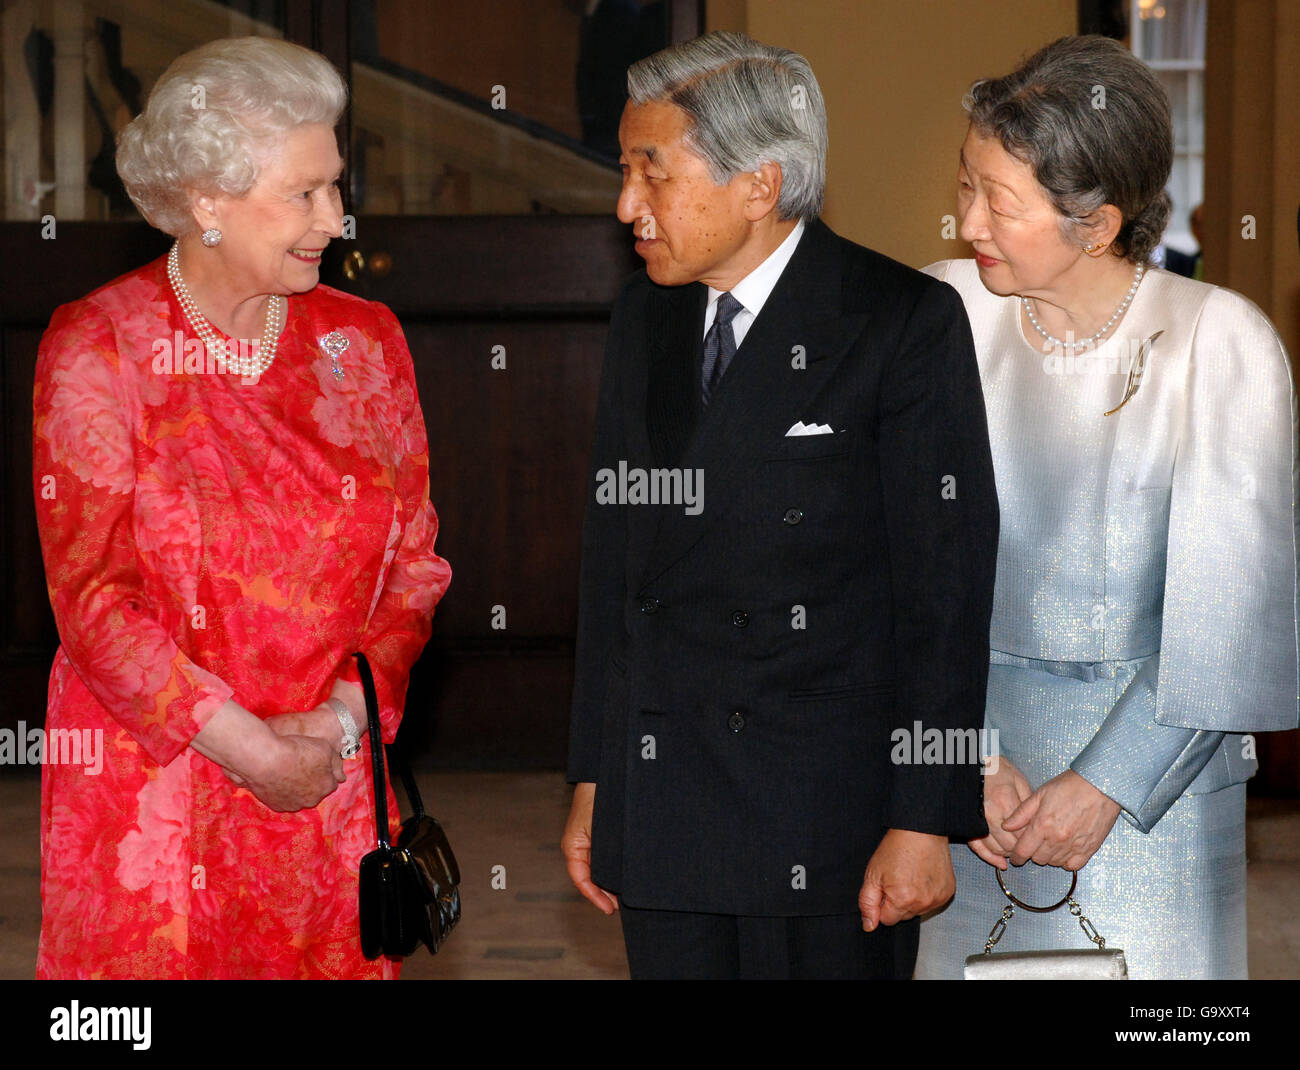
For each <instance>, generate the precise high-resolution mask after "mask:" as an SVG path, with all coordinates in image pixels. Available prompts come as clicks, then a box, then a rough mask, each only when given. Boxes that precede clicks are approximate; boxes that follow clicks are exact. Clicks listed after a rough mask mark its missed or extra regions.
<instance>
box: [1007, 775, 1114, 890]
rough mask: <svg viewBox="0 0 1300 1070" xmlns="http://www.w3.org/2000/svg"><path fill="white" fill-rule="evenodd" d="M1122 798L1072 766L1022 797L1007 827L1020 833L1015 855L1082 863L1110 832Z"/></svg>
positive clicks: (1074, 865) (1017, 859)
mask: <svg viewBox="0 0 1300 1070" xmlns="http://www.w3.org/2000/svg"><path fill="white" fill-rule="evenodd" d="M1119 811H1120V806H1119V803H1117V802H1115V801H1114V800H1112V799H1110V798H1108V797H1107V796H1105V795H1103V794H1102V793H1101V792H1100V791H1098V790H1097V789H1096V788H1094V787H1093V786H1092V785H1091V784H1089V783H1088V782H1087V781H1086V780H1084V779H1083V777H1081V776H1079V774H1078V773H1076V772H1075V771H1074V770H1073V769H1067V770H1066V771H1065V772H1064V773H1062V774H1061V775H1060V776H1057V777H1053V778H1052V779H1051V780H1049V781H1048V782H1047V783H1046V784H1044V785H1043V786H1042V787H1041V788H1039V789H1038V790H1037V791H1036V792H1034V793H1033V795H1031V796H1030V797H1029V798H1028V799H1026V800H1025V801H1024V802H1022V803H1021V804H1020V805H1019V806H1018V807H1016V809H1015V811H1013V812H1012V813H1011V814H1010V815H1009V816H1008V817H1007V818H1006V820H1005V821H1003V822H1002V827H1003V829H1005V830H1006V831H1007V832H1014V833H1016V834H1017V839H1016V846H1015V850H1013V851H1012V852H1011V861H1012V862H1014V863H1015V864H1016V865H1018V866H1021V865H1024V864H1025V863H1026V862H1028V861H1030V860H1031V859H1032V860H1033V861H1035V862H1037V863H1038V864H1039V865H1040V866H1060V867H1061V868H1062V869H1069V870H1078V869H1082V868H1083V867H1084V865H1085V864H1086V863H1087V861H1088V859H1090V858H1091V857H1092V856H1093V855H1094V854H1096V853H1097V848H1098V847H1100V846H1101V845H1102V842H1103V841H1104V840H1105V839H1106V837H1107V836H1108V835H1109V834H1110V830H1111V828H1112V826H1114V824H1115V819H1116V818H1117V817H1119Z"/></svg>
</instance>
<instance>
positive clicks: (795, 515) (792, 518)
mask: <svg viewBox="0 0 1300 1070" xmlns="http://www.w3.org/2000/svg"><path fill="white" fill-rule="evenodd" d="M781 519H782V520H783V521H785V522H786V523H787V524H797V523H799V521H800V520H802V519H803V510H802V509H787V510H786V511H785V515H784V516H783V517H781Z"/></svg>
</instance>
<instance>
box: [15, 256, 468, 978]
mask: <svg viewBox="0 0 1300 1070" xmlns="http://www.w3.org/2000/svg"><path fill="white" fill-rule="evenodd" d="M335 330H337V331H340V332H342V334H343V335H344V336H345V337H346V338H347V340H348V347H347V348H346V350H345V351H344V352H343V354H342V356H341V358H340V363H341V365H342V367H343V368H344V376H343V378H342V379H338V378H336V377H335V376H334V374H333V373H332V370H331V369H332V360H331V357H330V356H329V355H328V354H327V353H325V352H324V351H323V350H322V348H321V345H320V339H321V338H322V337H324V336H325V335H326V334H328V333H329V332H331V331H335ZM187 353H188V357H186V359H185V360H182V357H183V356H185V354H187ZM173 357H174V358H175V359H173ZM187 368H188V369H189V370H187ZM34 417H35V422H34V444H33V445H34V458H33V459H34V484H35V497H36V506H37V516H38V521H39V526H40V534H41V546H42V550H43V553H44V557H45V569H46V580H47V583H48V585H49V590H50V601H51V604H52V606H53V609H54V616H55V621H56V623H57V624H58V629H59V636H60V640H61V643H62V645H61V646H60V648H59V651H58V653H57V655H56V657H55V661H54V666H53V669H52V671H51V675H50V689H49V698H48V710H47V718H46V727H47V730H57V729H63V730H75V731H78V732H82V733H83V736H84V732H85V730H90V731H92V732H94V733H98V734H100V735H98V738H100V739H102V753H103V766H102V770H101V771H100V772H99V773H98V774H97V775H89V773H90V771H89V769H88V768H86V767H85V766H84V765H83V766H80V767H79V766H76V765H73V764H66V763H65V764H51V763H47V764H46V765H45V766H44V767H43V773H42V795H41V863H42V864H41V898H42V925H41V944H40V953H39V956H38V960H37V975H38V976H40V977H72V978H92V977H191V978H220V977H258V978H272V977H393V976H396V965H395V964H393V963H391V962H389V961H388V960H386V959H382V958H381V959H380V960H378V961H376V962H373V963H371V962H367V961H366V960H365V959H364V957H363V956H362V955H361V948H360V941H359V935H358V920H357V917H358V915H357V871H358V866H359V863H360V859H361V856H362V855H363V854H365V853H366V852H367V851H368V850H370V849H372V848H373V846H374V810H373V798H372V795H373V792H372V790H371V788H370V776H369V768H370V766H369V748H368V746H367V745H363V748H362V751H361V755H360V760H351V761H348V762H345V763H344V765H345V769H346V771H347V774H348V776H347V781H346V783H344V784H342V785H340V786H339V788H338V789H337V790H336V791H335V792H334V793H333V794H331V795H329V796H328V797H327V798H325V799H324V800H323V801H322V802H321V803H320V804H319V805H318V806H316V807H314V808H311V809H308V810H302V811H299V812H296V813H290V814H279V813H275V812H273V811H271V810H269V809H268V808H267V807H266V806H264V805H263V804H262V803H261V802H260V801H259V800H258V799H257V798H256V797H255V796H254V795H252V793H250V792H249V791H247V790H245V789H243V788H237V787H235V785H234V784H233V783H232V782H231V781H229V780H228V779H227V778H226V776H225V774H224V773H223V772H222V770H221V769H220V768H219V767H218V766H217V765H216V764H215V763H213V762H211V761H209V760H207V759H206V758H204V757H202V756H201V755H200V754H199V753H198V752H197V751H195V750H194V749H193V748H191V747H190V746H189V743H190V741H191V739H192V738H193V737H194V735H195V734H196V733H197V732H199V731H200V730H201V729H202V727H203V725H204V724H206V723H207V721H208V719H209V718H210V717H211V716H212V715H213V714H214V713H215V712H216V711H217V709H218V708H219V707H220V706H221V705H222V704H223V703H224V702H225V701H227V700H228V699H231V698H233V699H234V700H235V701H236V702H238V703H239V704H240V705H242V706H244V707H245V708H246V709H249V710H251V711H253V712H254V713H255V714H257V715H258V716H261V717H269V716H272V715H275V714H280V713H290V712H297V711H302V710H309V709H312V708H314V707H315V706H316V705H318V704H319V703H320V702H321V701H323V700H324V699H325V698H327V697H328V696H329V694H330V691H331V689H332V687H333V685H334V681H335V679H336V678H337V677H338V676H340V675H341V676H343V677H344V678H345V679H348V680H351V681H353V682H358V677H357V675H356V670H355V665H354V663H353V660H352V658H351V654H352V653H353V652H354V651H356V650H362V651H364V652H365V653H366V655H367V657H368V659H369V661H370V663H371V666H372V668H373V669H374V671H375V679H376V689H377V692H378V698H379V705H380V722H381V725H382V728H383V735H384V738H385V740H386V741H390V740H392V738H393V737H394V736H395V735H396V733H397V728H398V723H399V720H400V718H401V714H402V708H403V704H404V701H405V694H406V683H407V679H408V676H409V671H410V668H411V665H412V664H413V663H414V661H415V659H416V658H417V657H418V656H419V653H420V651H421V649H422V648H423V646H424V644H425V642H426V641H427V639H428V637H429V633H430V629H431V618H432V614H433V609H434V606H435V605H436V603H437V602H438V600H439V599H440V598H441V596H442V593H443V591H444V590H445V589H446V587H447V584H448V582H449V581H450V577H451V570H450V568H449V567H448V565H447V563H446V562H445V561H444V560H443V559H442V558H440V557H439V556H438V555H437V554H436V553H435V552H434V541H435V537H436V535H437V532H438V518H437V515H436V514H435V512H434V509H433V506H432V504H431V503H430V501H429V473H428V466H429V465H428V445H427V441H426V436H425V428H424V422H423V418H422V416H421V413H420V407H419V402H418V399H417V397H416V389H415V378H414V370H413V368H412V364H411V357H410V354H409V352H408V350H407V347H406V343H405V340H404V338H403V336H402V332H401V329H400V327H399V326H398V324H397V321H396V319H395V318H394V317H393V315H392V313H391V312H389V311H388V309H386V308H385V307H383V306H382V305H378V304H373V303H370V302H366V301H363V300H361V299H359V298H355V297H352V296H350V295H348V294H344V293H341V292H339V291H336V290H332V289H330V288H329V287H326V286H318V287H317V288H316V289H315V290H313V291H311V292H310V293H309V294H305V295H295V296H291V297H290V298H289V299H288V313H287V319H286V324H285V328H284V331H283V333H282V335H281V338H280V342H279V349H278V356H277V358H276V360H275V362H274V363H273V364H272V365H271V367H270V368H269V369H267V371H266V372H264V373H263V374H262V375H261V376H260V378H258V379H257V380H256V381H249V380H247V379H243V378H241V377H240V376H239V375H237V374H234V373H233V372H224V371H223V370H222V365H221V364H220V363H219V362H217V363H214V362H213V361H211V360H207V361H205V360H204V355H203V353H202V351H201V349H200V346H199V344H198V343H197V341H196V340H195V339H194V336H193V334H192V331H191V329H190V327H189V325H188V323H187V321H186V320H185V318H184V315H183V313H182V312H181V309H180V307H179V305H178V304H177V302H176V300H175V298H174V296H173V295H172V293H171V289H170V286H169V285H168V282H167V278H166V270H165V262H164V261H163V260H159V261H157V262H155V263H153V264H150V265H147V266H146V267H144V268H141V269H140V270H138V271H135V272H132V273H131V274H128V275H125V276H123V277H122V278H120V279H118V280H116V281H114V282H112V283H110V284H109V285H108V286H106V287H104V288H102V289H100V290H98V291H96V292H95V293H93V294H91V295H89V296H88V297H86V298H83V299H82V300H80V301H76V302H73V303H72V304H69V305H65V306H63V307H62V308H60V309H59V310H58V311H57V312H56V313H55V315H54V318H53V320H52V321H51V323H50V326H49V329H48V330H47V331H46V334H45V336H44V338H43V340H42V343H41V350H40V356H39V359H38V364H37V370H36V388H35V412H34ZM86 738H89V737H86ZM387 794H388V796H389V799H388V802H389V814H390V820H392V821H393V823H394V824H395V823H396V818H395V816H392V815H396V813H397V809H396V804H395V799H394V798H393V796H392V789H391V787H390V788H389V789H388V792H387Z"/></svg>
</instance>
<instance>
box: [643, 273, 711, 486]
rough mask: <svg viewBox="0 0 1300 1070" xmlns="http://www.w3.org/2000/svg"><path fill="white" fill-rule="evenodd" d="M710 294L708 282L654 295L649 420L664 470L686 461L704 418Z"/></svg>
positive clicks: (650, 312) (656, 458) (650, 317)
mask: <svg viewBox="0 0 1300 1070" xmlns="http://www.w3.org/2000/svg"><path fill="white" fill-rule="evenodd" d="M708 294H709V290H708V287H707V286H705V285H704V284H703V283H692V284H691V285H689V286H659V287H656V288H655V290H654V292H653V293H652V294H651V297H650V301H649V307H648V309H647V320H648V322H647V327H648V329H649V332H650V334H649V338H648V339H647V364H648V367H647V379H646V413H645V420H646V432H647V434H648V436H649V439H650V452H651V454H652V455H653V457H654V463H655V464H656V465H657V466H659V467H663V468H672V467H674V466H676V465H677V464H679V463H680V461H681V457H682V454H683V453H684V452H685V451H686V447H687V444H688V443H689V442H690V440H691V436H692V435H693V434H694V433H695V428H696V425H697V422H698V420H699V414H700V408H701V402H700V390H699V385H698V378H699V376H698V374H697V366H698V361H697V357H698V356H699V352H700V347H701V345H702V338H703V335H702V333H701V331H702V329H703V326H704V306H705V303H706V302H707V300H708Z"/></svg>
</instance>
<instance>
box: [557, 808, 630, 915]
mask: <svg viewBox="0 0 1300 1070" xmlns="http://www.w3.org/2000/svg"><path fill="white" fill-rule="evenodd" d="M595 804H596V785H595V784H590V783H584V784H575V785H574V787H573V805H572V806H571V807H570V808H569V820H568V821H566V822H565V824H564V836H563V837H562V838H561V840H560V850H561V851H562V852H563V853H564V861H565V867H566V868H567V869H568V871H569V880H571V881H573V886H574V887H575V888H577V889H578V891H580V892H581V893H582V894H583V896H584V898H586V899H587V900H589V901H590V902H591V903H592V904H593V905H594V906H595V907H596V909H597V910H599V911H600V912H601V913H602V914H613V913H614V911H616V910H617V909H618V897H617V896H616V895H614V894H613V893H612V892H607V891H605V889H603V888H599V887H597V886H596V885H595V884H594V883H592V880H591V811H592V808H593V807H594V806H595Z"/></svg>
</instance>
